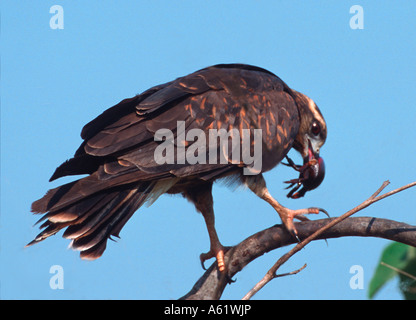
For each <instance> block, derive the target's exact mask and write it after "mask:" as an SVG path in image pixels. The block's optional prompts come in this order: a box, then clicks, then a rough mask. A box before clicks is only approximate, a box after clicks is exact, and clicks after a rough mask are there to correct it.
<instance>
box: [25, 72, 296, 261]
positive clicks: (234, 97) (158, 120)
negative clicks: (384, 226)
mask: <svg viewBox="0 0 416 320" xmlns="http://www.w3.org/2000/svg"><path fill="white" fill-rule="evenodd" d="M178 122H180V123H182V124H183V131H184V132H190V130H192V129H199V132H200V133H201V132H202V133H204V135H205V138H207V137H209V130H210V129H213V130H218V129H225V130H226V131H229V130H231V129H236V130H237V131H238V133H241V132H242V130H244V129H250V130H254V129H261V130H262V146H263V148H262V159H263V171H265V170H268V169H271V168H272V167H274V166H275V165H276V164H277V163H278V162H279V161H280V160H281V159H282V158H283V157H284V155H285V154H286V153H287V152H288V150H289V149H290V147H291V146H292V143H293V140H294V138H295V137H296V134H297V131H298V128H299V114H298V110H297V107H296V104H295V102H294V100H293V99H292V97H291V90H290V89H289V88H288V87H287V86H286V84H284V82H283V81H281V80H280V79H279V78H278V77H276V76H275V75H273V74H271V73H269V72H268V71H265V70H263V69H260V68H256V67H251V66H245V65H221V66H214V67H210V68H206V69H202V70H200V71H197V72H195V73H193V74H191V75H188V76H185V77H182V78H178V79H177V80H175V81H172V82H169V83H166V84H163V85H160V86H156V87H154V88H151V89H149V90H147V91H145V92H144V93H142V94H141V95H138V96H136V97H133V98H131V99H126V100H123V101H121V102H120V103H119V104H117V105H116V106H114V107H112V108H110V109H108V110H107V111H105V112H104V113H103V114H101V115H100V116H98V117H97V118H96V119H94V120H93V121H91V122H90V123H88V124H87V125H86V126H85V127H84V129H83V130H82V134H81V137H82V138H83V139H84V141H83V143H82V144H81V146H80V148H79V149H78V150H77V151H76V153H75V156H74V157H73V158H72V159H70V160H68V161H66V162H65V163H63V164H62V165H61V166H60V167H58V168H57V170H56V171H55V173H54V175H53V176H52V178H51V180H53V179H56V178H59V177H62V176H66V175H76V174H82V173H87V174H89V176H87V177H85V178H82V179H79V180H77V181H74V182H71V183H68V184H66V185H63V186H61V187H58V188H55V189H52V190H49V191H48V193H47V194H46V195H45V196H44V197H43V198H41V199H39V200H38V201H35V202H34V203H33V204H32V211H33V212H36V213H46V214H45V215H43V217H42V218H41V219H40V221H44V220H46V221H45V222H44V223H43V224H42V225H41V228H44V230H43V231H42V232H41V233H40V234H39V235H38V236H37V237H36V238H35V240H33V241H32V242H31V243H30V244H34V243H37V242H39V241H42V240H43V239H45V238H47V237H49V236H51V235H53V234H55V233H56V232H58V231H59V230H61V229H63V228H67V229H66V231H65V233H64V237H66V238H69V239H72V247H73V248H75V249H78V250H80V251H82V253H81V256H82V257H83V258H87V259H95V258H97V257H99V256H100V255H101V254H102V253H103V251H104V250H105V247H106V241H107V239H108V238H109V237H111V236H118V234H119V232H120V230H121V228H122V227H123V226H124V224H125V223H126V222H127V221H128V219H129V218H130V217H131V216H132V214H133V213H134V212H135V211H136V210H137V209H138V208H139V207H140V206H141V205H142V204H143V203H144V202H146V201H150V202H151V201H154V200H155V199H156V198H157V197H158V196H159V195H160V194H162V193H164V192H167V191H168V190H169V188H170V187H172V186H173V185H174V184H175V183H177V182H178V181H180V179H186V178H189V177H192V178H193V179H194V178H200V179H205V180H209V179H215V178H218V177H220V176H222V175H224V174H226V173H228V172H229V171H232V170H241V163H236V162H235V161H234V157H233V155H232V151H233V150H234V149H232V148H231V149H230V151H231V153H230V154H228V156H229V161H226V163H221V162H220V161H219V159H218V158H217V161H213V163H207V164H203V163H196V164H193V163H192V164H191V163H189V161H188V159H182V158H180V157H179V158H178V156H176V158H175V161H174V163H166V164H159V163H157V162H156V161H155V151H156V148H157V147H158V146H160V144H161V143H163V142H162V141H155V139H154V137H155V134H156V132H158V130H160V129H169V130H171V131H172V132H173V134H174V137H175V143H176V145H177V144H180V143H182V142H184V144H185V149H186V151H188V150H190V148H192V147H193V146H194V144H195V143H196V142H193V141H192V140H191V141H181V139H179V141H178V139H177V138H180V137H181V135H180V133H181V132H178V130H177V126H178ZM240 136H241V135H240ZM185 137H186V134H185ZM185 140H186V139H185ZM249 147H250V149H252V147H253V141H251V144H250V146H249ZM208 149H209V148H208ZM201 150H202V149H198V152H202V151H201ZM206 150H207V149H206ZM206 150H205V152H206ZM217 151H219V152H217V153H216V155H217V156H218V157H220V154H221V153H220V151H221V150H217ZM240 151H241V150H240ZM203 156H204V157H205V158H209V154H208V153H204V154H203ZM178 160H180V161H178ZM183 161H184V162H183Z"/></svg>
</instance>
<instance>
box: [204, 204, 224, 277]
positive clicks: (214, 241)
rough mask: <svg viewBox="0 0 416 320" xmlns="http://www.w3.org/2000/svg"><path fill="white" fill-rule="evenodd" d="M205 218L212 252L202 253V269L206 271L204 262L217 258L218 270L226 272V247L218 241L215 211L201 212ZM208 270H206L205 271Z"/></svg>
mask: <svg viewBox="0 0 416 320" xmlns="http://www.w3.org/2000/svg"><path fill="white" fill-rule="evenodd" d="M201 213H202V215H203V216H204V219H205V223H206V225H207V229H208V235H209V241H210V250H209V251H208V252H207V253H201V255H200V256H199V258H200V260H201V265H202V268H204V269H205V265H204V262H205V260H208V259H211V258H214V257H215V258H216V259H217V265H218V269H219V270H220V271H221V272H222V271H224V270H225V262H224V254H225V247H224V246H223V245H222V244H221V242H220V240H219V239H218V235H217V231H216V230H215V217H214V211H213V210H207V211H201ZM205 270H206V269H205Z"/></svg>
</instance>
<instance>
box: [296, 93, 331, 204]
mask: <svg viewBox="0 0 416 320" xmlns="http://www.w3.org/2000/svg"><path fill="white" fill-rule="evenodd" d="M292 91H293V97H294V99H295V101H296V104H297V106H298V110H299V116H300V126H299V131H298V135H297V136H296V139H295V142H294V144H293V148H294V149H295V150H297V151H298V152H299V153H300V154H301V155H302V158H303V166H294V165H292V166H293V167H296V168H297V170H298V171H299V172H300V175H299V178H298V179H294V180H291V181H290V182H289V183H292V185H295V184H296V185H297V186H296V187H295V189H294V190H292V191H291V192H289V194H288V197H291V198H300V197H303V196H304V194H305V193H306V191H309V190H313V189H315V188H317V187H318V186H319V185H320V184H321V182H322V181H323V180H324V177H325V164H324V160H323V159H322V158H321V157H320V156H319V152H320V150H321V147H322V146H323V144H324V143H325V140H326V135H327V127H326V123H325V120H324V117H323V116H322V113H321V112H320V110H319V108H318V106H317V105H316V104H315V102H314V101H313V100H312V99H310V98H309V97H307V96H306V95H304V94H302V93H300V92H297V91H294V90H292ZM292 164H293V162H292ZM300 186H303V188H302V189H301V190H300V191H299V192H297V193H295V194H293V192H294V191H296V190H297V189H298V188H299V187H300Z"/></svg>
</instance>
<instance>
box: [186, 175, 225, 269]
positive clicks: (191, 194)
mask: <svg viewBox="0 0 416 320" xmlns="http://www.w3.org/2000/svg"><path fill="white" fill-rule="evenodd" d="M211 191H212V183H206V184H203V185H200V186H198V187H194V188H192V190H191V189H189V190H187V191H186V193H184V196H185V197H186V198H188V199H189V200H190V201H191V202H193V203H194V204H195V207H196V209H197V210H198V211H199V212H201V213H202V215H203V217H204V219H205V224H206V226H207V230H208V235H209V241H210V250H209V251H208V252H207V253H202V254H201V255H200V260H201V265H202V268H204V269H205V266H204V262H205V260H208V259H211V258H214V257H215V258H216V259H217V265H218V269H219V270H220V271H221V272H223V271H224V270H225V262H224V254H225V252H226V251H227V250H228V248H226V247H224V246H223V245H222V244H221V242H220V240H219V238H218V235H217V231H216V229H215V216H214V207H213V204H214V202H213V199H212V193H211Z"/></svg>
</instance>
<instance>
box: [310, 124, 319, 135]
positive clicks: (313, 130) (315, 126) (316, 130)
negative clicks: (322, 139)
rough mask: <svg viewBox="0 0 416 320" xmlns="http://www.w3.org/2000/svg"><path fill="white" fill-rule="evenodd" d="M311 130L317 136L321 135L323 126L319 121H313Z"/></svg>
mask: <svg viewBox="0 0 416 320" xmlns="http://www.w3.org/2000/svg"><path fill="white" fill-rule="evenodd" d="M311 131H312V133H313V134H314V135H315V136H317V135H319V134H320V133H321V126H320V125H319V123H317V122H314V123H312V128H311Z"/></svg>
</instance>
